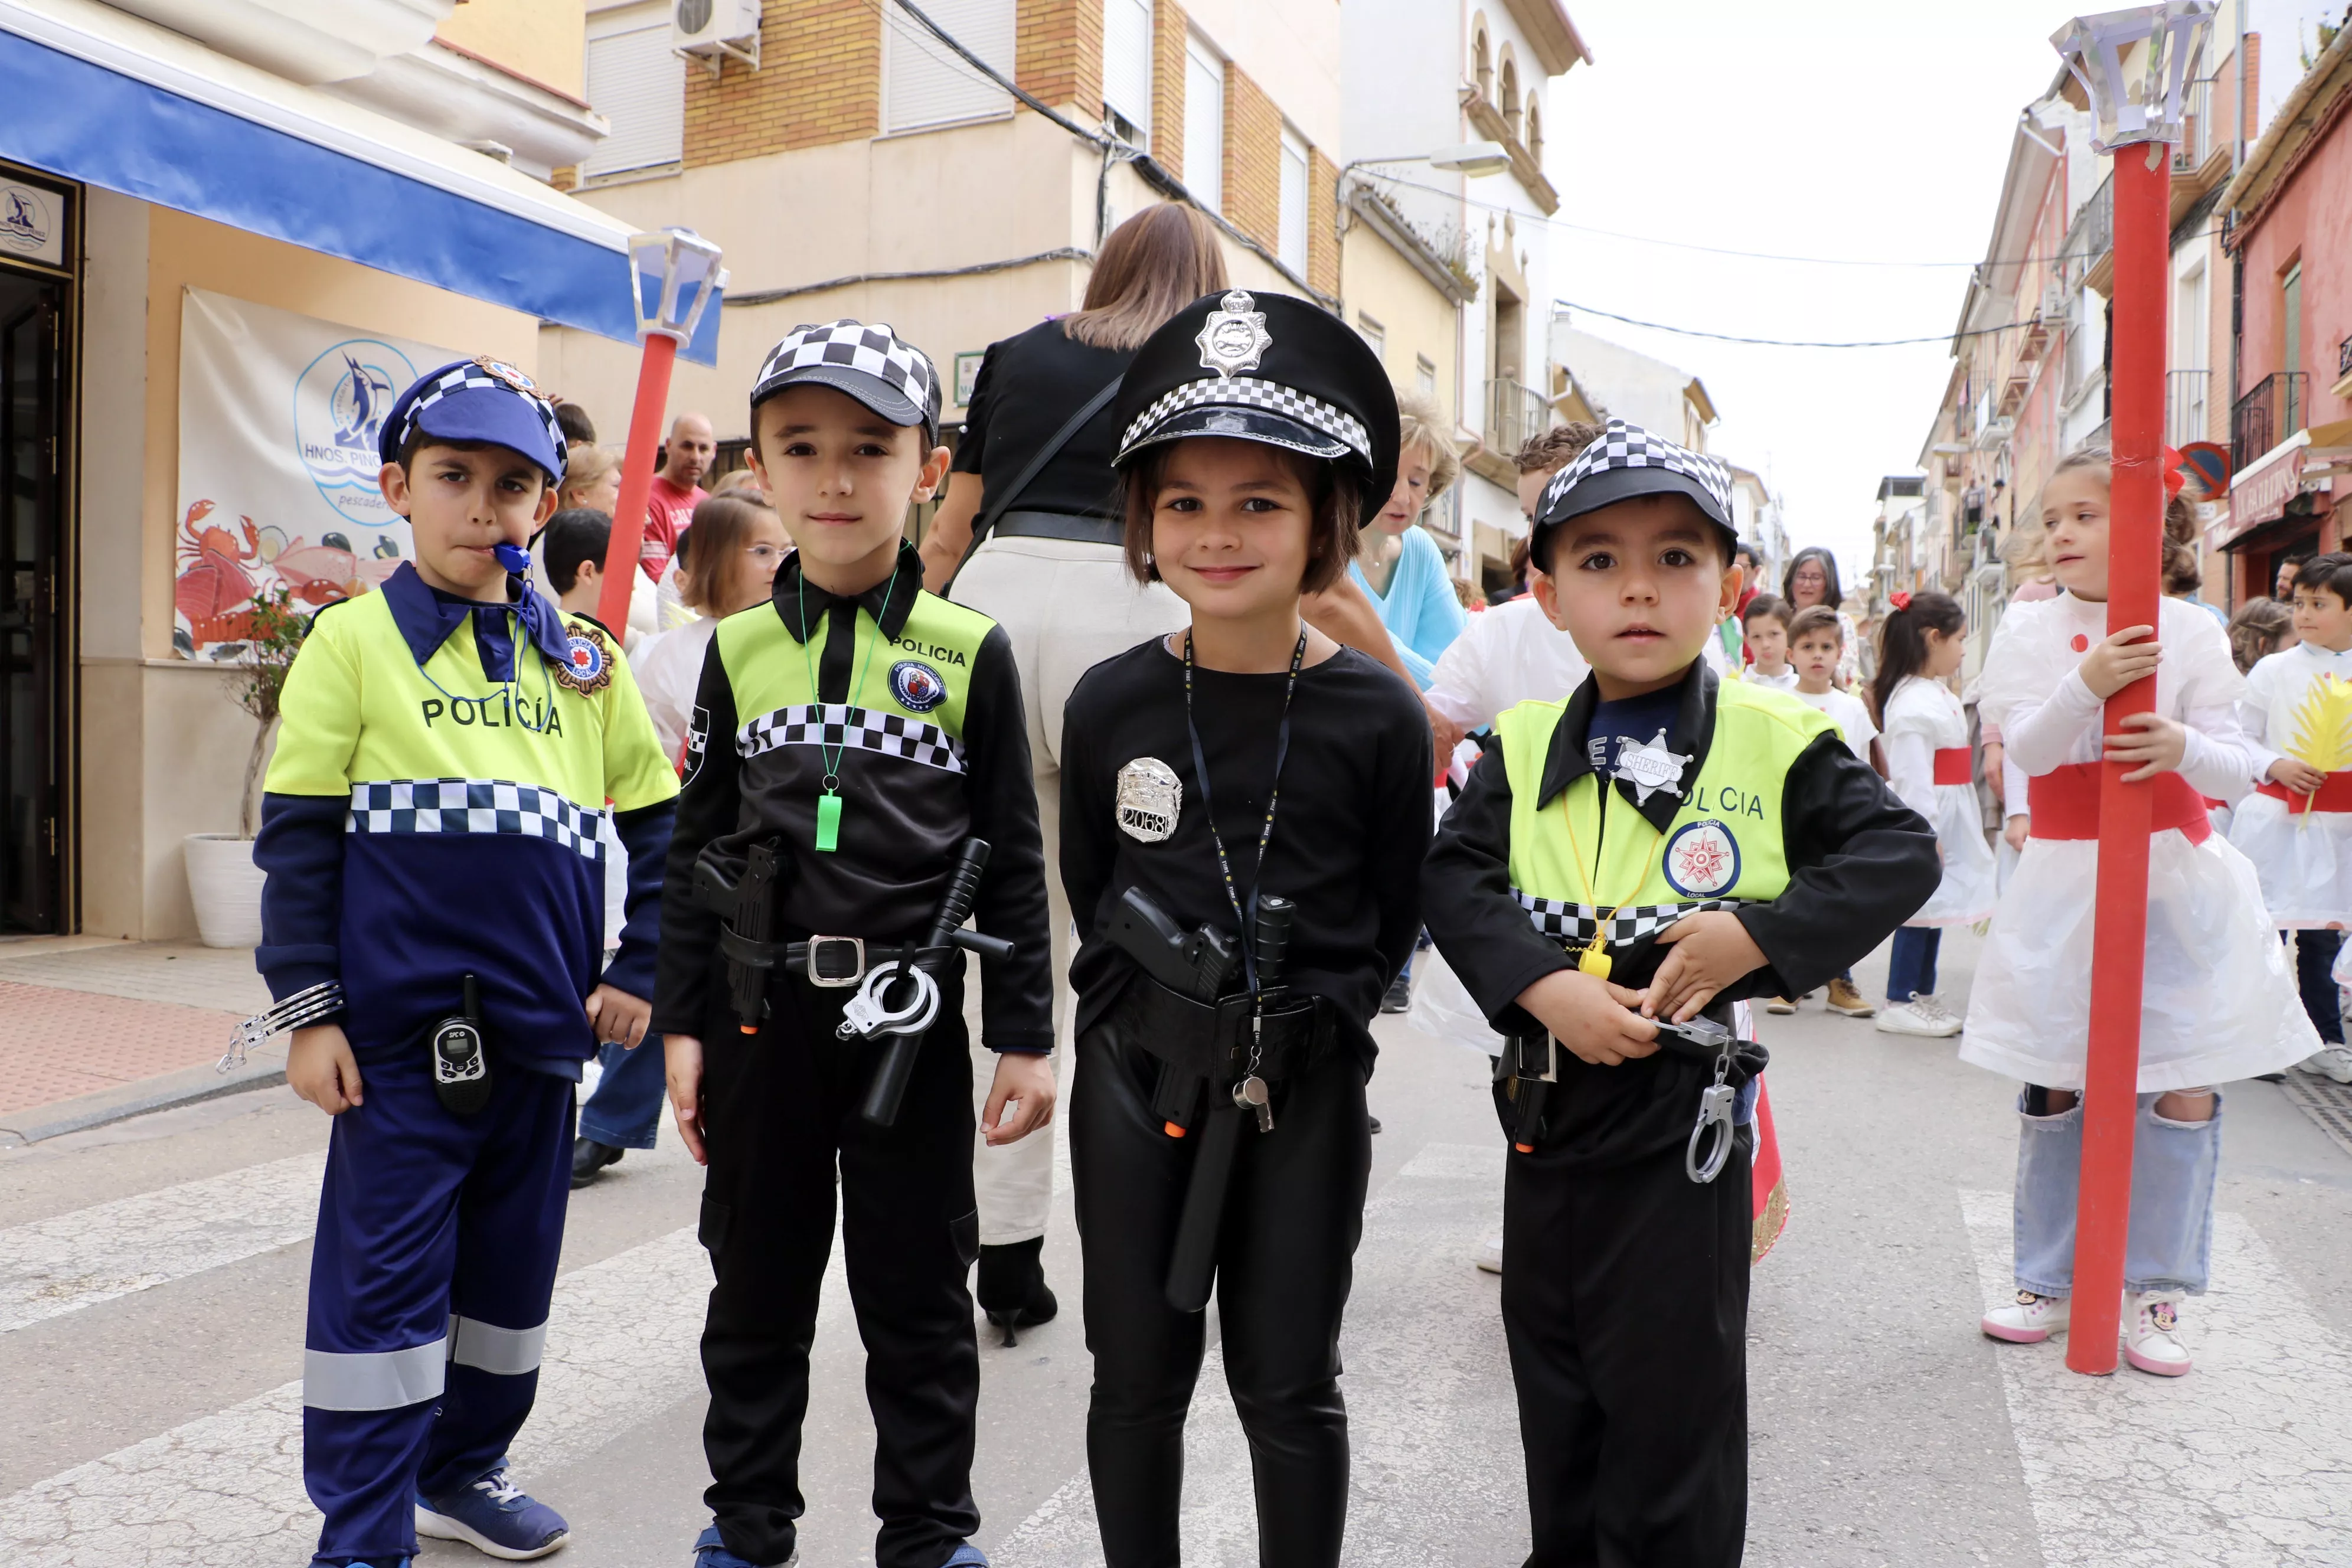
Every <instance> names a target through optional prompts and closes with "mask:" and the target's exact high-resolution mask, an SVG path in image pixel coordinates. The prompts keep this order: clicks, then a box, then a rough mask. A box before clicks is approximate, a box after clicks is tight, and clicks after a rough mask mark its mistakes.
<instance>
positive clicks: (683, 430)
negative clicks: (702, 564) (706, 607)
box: [637, 414, 719, 583]
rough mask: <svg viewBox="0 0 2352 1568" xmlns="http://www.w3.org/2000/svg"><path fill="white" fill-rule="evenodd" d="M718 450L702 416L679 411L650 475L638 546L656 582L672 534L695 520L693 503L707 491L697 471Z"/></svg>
mask: <svg viewBox="0 0 2352 1568" xmlns="http://www.w3.org/2000/svg"><path fill="white" fill-rule="evenodd" d="M718 455H719V441H718V438H717V437H714V436H713V435H712V434H711V433H710V421H709V419H707V418H705V417H704V416H701V415H699V414H681V415H679V416H677V421H676V422H675V423H673V424H672V425H671V426H670V427H669V446H668V448H667V452H666V454H665V457H664V461H663V463H662V467H661V472H659V473H657V474H656V475H655V476H654V484H653V489H652V491H651V493H649V494H648V495H647V496H646V533H645V541H644V542H643V543H641V544H640V545H639V546H638V547H637V564H638V565H639V566H641V567H643V568H644V569H645V574H646V576H647V577H650V578H651V579H653V580H654V581H655V582H656V583H658V582H660V581H661V579H662V574H663V573H665V572H667V571H668V570H669V558H670V555H671V552H674V551H676V550H677V536H678V535H679V534H681V533H684V532H685V531H686V530H687V525H688V524H689V523H691V522H692V521H694V509H695V507H696V506H697V505H698V504H699V503H700V502H701V501H702V500H705V499H706V498H707V497H708V496H709V491H708V490H705V489H703V488H702V483H701V481H702V476H703V475H705V474H707V473H709V471H710V463H711V459H712V458H716V457H717V456H718Z"/></svg>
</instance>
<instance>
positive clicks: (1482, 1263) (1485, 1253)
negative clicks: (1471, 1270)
mask: <svg viewBox="0 0 2352 1568" xmlns="http://www.w3.org/2000/svg"><path fill="white" fill-rule="evenodd" d="M1478 1267H1479V1268H1483V1269H1485V1270H1486V1272H1487V1273H1489V1274H1500V1273H1501V1272H1502V1271H1503V1238H1502V1237H1500V1236H1499V1235H1497V1236H1490V1237H1487V1238H1486V1240H1484V1241H1482V1242H1480V1243H1479V1244H1478Z"/></svg>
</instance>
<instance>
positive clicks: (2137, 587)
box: [2050, 0, 2215, 1374]
mask: <svg viewBox="0 0 2352 1568" xmlns="http://www.w3.org/2000/svg"><path fill="white" fill-rule="evenodd" d="M2214 4H2215V0H2165V3H2164V4H2161V5H2136V6H2133V7H2131V8H2130V9H2128V10H2123V11H2105V12H2101V13H2099V14H2098V15H2096V16H2078V17H2076V18H2074V20H2073V21H2071V22H2069V23H2067V24H2066V26H2063V27H2061V28H2060V29H2058V31H2057V32H2056V33H2054V34H2053V35H2052V37H2051V39H2050V42H2051V44H2052V45H2053V47H2055V48H2056V49H2057V50H2058V52H2059V54H2061V55H2062V56H2063V57H2064V58H2065V61H2066V68H2067V69H2068V70H2069V71H2070V72H2072V73H2073V75H2074V79H2075V80H2076V81H2078V82H2080V83H2081V84H2082V87H2083V90H2084V92H2085V93H2087V94H2088V95H2089V97H2090V101H2091V114H2092V117H2093V122H2094V124H2095V132H2094V134H2093V137H2092V145H2093V146H2094V147H2095V149H2097V150H2098V151H2099V152H2101V153H2112V154H2113V155H2114V158H2115V176H2114V177H2115V189H2116V220H2115V297H2114V300H2113V306H2114V321H2115V325H2114V330H2113V335H2112V339H2111V342H2112V354H2113V358H2112V368H2111V370H2110V371H2109V374H2108V385H2109V388H2110V396H2111V399H2112V402H2111V408H2112V420H2113V424H2112V430H2113V435H2112V447H2113V451H2114V458H2115V466H2114V478H2113V480H2112V484H2111V488H2110V490H2109V494H2108V509H2107V514H2108V523H2107V540H2108V548H2107V631H2108V633H2109V634H2110V635H2112V634H2114V633H2116V632H2119V631H2121V630H2123V629H2124V628H2125V627H2126V626H2155V625H2156V624H2157V610H2158V604H2159V603H2160V595H2159V591H2158V590H2159V587H2160V577H2161V566H2162V561H2163V553H2164V499H2165V498H2164V476H2163V473H2162V471H2161V464H2162V451H2163V433H2164V386H2165V292H2166V290H2165V272H2166V259H2167V237H2168V229H2169V227H2170V225H2169V223H2168V211H2167V208H2168V199H2169V195H2170V188H2171V183H2172V158H2171V153H2170V151H2169V148H2168V143H2170V142H2178V141H2179V140H2180V139H2181V135H2182V129H2183V125H2182V113H2181V89H2182V87H2183V85H2184V84H2185V83H2186V81H2187V80H2188V77H2189V68H2190V66H2191V63H2192V62H2193V61H2194V59H2195V58H2196V57H2197V55H2198V54H2199V53H2200V50H2201V49H2202V47H2203V44H2204V32H2205V28H2206V26H2207V25H2208V24H2209V23H2210V20H2211V18H2212V15H2213V8H2214ZM2155 706H2156V679H2155V678H2154V677H2153V676H2150V677H2148V678H2147V679H2141V680H2137V681H2135V682H2133V683H2132V684H2131V685H2130V686H2127V687H2126V688H2125V689H2123V690H2121V691H2118V692H2116V694H2115V695H2114V696H2113V697H2110V698H2108V699H2107V704H2106V714H2105V724H2104V727H2103V732H2104V733H2106V734H2110V735H2113V734H2120V733H2124V732H2125V731H2124V728H2123V722H2122V721H2123V720H2124V719H2125V717H2126V715H2129V714H2133V713H2145V712H2148V711H2150V710H2153V709H2154V708H2155ZM2127 771H2128V770H2127V769H2126V767H2125V766H2124V765H2123V764H2122V763H2105V764H2104V765H2103V766H2102V768H2101V770H2100V778H2099V870H2098V885H2097V890H2096V905H2095V908H2096V911H2097V912H2096V917H2095V921H2094V926H2093V937H2092V950H2091V1028H2090V1041H2089V1061H2088V1064H2087V1066H2086V1068H2085V1069H2084V1079H2083V1166H2082V1173H2081V1176H2080V1185H2079V1187H2078V1197H2077V1200H2076V1201H2077V1206H2076V1211H2075V1222H2074V1223H2075V1228H2074V1302H2073V1312H2072V1320H2071V1327H2070V1329H2069V1331H2068V1337H2067V1342H2066V1364H2067V1365H2068V1366H2069V1367H2072V1368H2073V1369H2074V1371H2076V1372H2083V1373H2101V1374H2105V1373H2112V1372H2114V1371H2115V1370H2116V1334H2117V1329H2118V1327H2119V1320H2120V1316H2121V1311H2122V1299H2123V1288H2124V1247H2125V1241H2126V1237H2127V1236H2128V1234H2129V1231H2130V1226H2131V1168H2132V1131H2133V1125H2134V1122H2135V1121H2136V1118H2137V1110H2138V1088H2139V1023H2140V997H2141V994H2142V991H2143V982H2144V979H2145V975H2144V973H2143V972H2144V970H2145V968H2146V961H2147V843H2148V826H2149V823H2150V821H2151V820H2152V814H2151V811H2150V805H2151V796H2150V793H2149V792H2150V791H2151V790H2152V789H2153V787H2154V786H2153V785H2152V784H2126V783H2124V782H2123V775H2124V774H2125V773H2126V772H2127Z"/></svg>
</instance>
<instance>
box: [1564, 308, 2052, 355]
mask: <svg viewBox="0 0 2352 1568" xmlns="http://www.w3.org/2000/svg"><path fill="white" fill-rule="evenodd" d="M1552 303H1553V304H1555V305H1557V306H1559V308H1560V309H1561V310H1580V311H1582V312H1583V313H1584V314H1586V315H1588V316H1600V317H1601V318H1603V319H1604V320H1607V321H1622V322H1623V323H1624V324H1625V325H1627V326H1629V327H1646V328H1648V329H1649V330H1650V331H1654V332H1672V333H1674V334H1675V336H1676V337H1684V338H1708V339H1712V340H1713V341H1714V342H1719V343H1752V344H1755V345H1756V346H1758V347H1759V348H1769V349H1892V348H1903V347H1906V346H1908V345H1910V344H1913V343H1948V342H1952V341H1953V340H1954V339H1956V338H1982V337H1990V335H1991V334H1993V333H1995V332H2008V331H2016V330H2017V329H2018V328H2020V327H2030V326H2032V324H2033V323H2032V321H2004V322H2002V323H2001V324H2000V326H1997V327H1971V328H1969V330H1967V331H1958V332H1937V333H1935V334H1933V335H1932V336H1929V337H1924V338H1863V339H1858V340H1853V341H1848V342H1821V341H1815V340H1810V339H1802V338H1748V337H1740V336H1738V335H1736V334H1734V333H1731V332H1709V331H1701V330H1700V329H1699V328H1696V327H1672V326H1668V325H1667V324H1666V323H1665V322H1664V321H1641V320H1639V319H1637V318H1635V317H1633V316H1621V315H1619V314H1617V312H1616V311H1614V310H1596V309H1594V308H1593V307H1592V306H1591V305H1580V304H1578V303H1577V302H1576V301H1575V300H1553V301H1552Z"/></svg>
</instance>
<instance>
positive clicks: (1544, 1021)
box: [1517, 969, 1658, 1068]
mask: <svg viewBox="0 0 2352 1568" xmlns="http://www.w3.org/2000/svg"><path fill="white" fill-rule="evenodd" d="M1641 1000H1642V996H1641V993H1639V992H1637V991H1629V990H1627V989H1626V988H1625V987H1624V986H1622V985H1612V984H1609V982H1607V981H1606V980H1603V979H1601V978H1600V977H1599V976H1598V975H1592V974H1587V973H1584V972H1583V971H1582V970H1580V969H1556V970H1554V971H1552V973H1549V974H1547V975H1545V976H1544V977H1543V978H1542V979H1541V980H1538V981H1537V982H1536V983H1535V984H1533V985H1530V986H1528V988H1527V989H1526V990H1525V991H1522V992H1520V993H1519V994H1518V997H1517V1001H1518V1004H1519V1005H1520V1006H1522V1007H1524V1008H1526V1009H1527V1010H1528V1013H1529V1014H1531V1015H1533V1016H1534V1018H1535V1021H1536V1022H1537V1023H1538V1024H1541V1025H1542V1026H1544V1027H1545V1028H1547V1029H1549V1030H1550V1031H1551V1035H1552V1038H1554V1039H1556V1040H1558V1041H1559V1043H1560V1044H1561V1045H1563V1046H1566V1047H1568V1048H1569V1049H1570V1051H1573V1052H1574V1053H1575V1054H1576V1056H1577V1058H1578V1059H1579V1060H1580V1061H1585V1062H1590V1063H1591V1065H1592V1066H1594V1067H1597V1068H1613V1067H1615V1066H1617V1065H1618V1064H1619V1063H1621V1062H1626V1061H1631V1060H1632V1059H1633V1058H1635V1057H1646V1056H1654V1055H1655V1054H1656V1053H1657V1049H1658V1026H1656V1025H1655V1024H1653V1023H1652V1022H1650V1021H1649V1020H1648V1019H1647V1018H1644V1017H1643V1016H1641V1015H1640V1014H1639V1013H1636V1012H1635V1011H1633V1009H1634V1007H1635V1005H1637V1004H1639V1003H1640V1001H1641Z"/></svg>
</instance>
